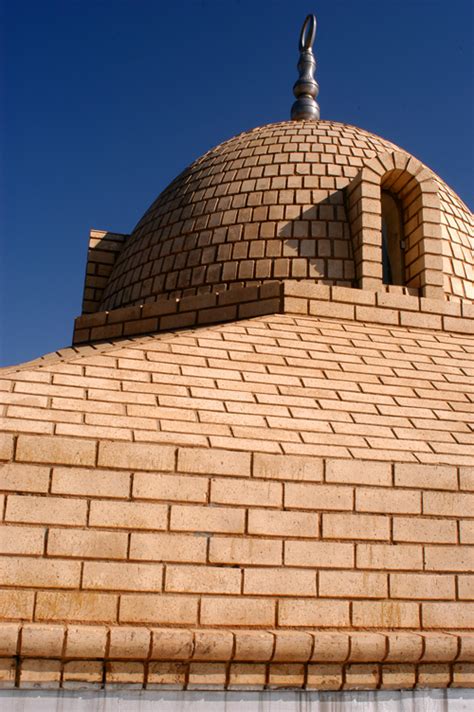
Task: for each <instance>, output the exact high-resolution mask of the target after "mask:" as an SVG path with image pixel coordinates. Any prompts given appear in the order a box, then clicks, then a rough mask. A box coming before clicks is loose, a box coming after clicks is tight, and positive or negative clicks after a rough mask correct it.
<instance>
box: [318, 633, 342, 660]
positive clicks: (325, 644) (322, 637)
mask: <svg viewBox="0 0 474 712" xmlns="http://www.w3.org/2000/svg"><path fill="white" fill-rule="evenodd" d="M349 643H350V638H349V636H348V635H347V633H338V632H333V633H329V632H327V631H325V632H322V631H317V632H316V633H315V636H314V646H313V653H312V656H311V660H313V661H316V662H319V663H321V662H344V661H345V660H346V659H347V657H348V655H349Z"/></svg>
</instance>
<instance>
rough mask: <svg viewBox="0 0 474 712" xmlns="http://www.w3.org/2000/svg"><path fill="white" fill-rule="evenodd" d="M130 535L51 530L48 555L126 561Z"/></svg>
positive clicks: (77, 530)
mask: <svg viewBox="0 0 474 712" xmlns="http://www.w3.org/2000/svg"><path fill="white" fill-rule="evenodd" d="M127 539H128V535H127V534H126V533H125V532H123V533H118V532H107V531H90V530H83V529H50V532H49V537H48V554H49V555H50V556H72V557H79V558H91V559H124V558H125V557H126V556H127Z"/></svg>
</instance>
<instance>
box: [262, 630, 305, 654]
mask: <svg viewBox="0 0 474 712" xmlns="http://www.w3.org/2000/svg"><path fill="white" fill-rule="evenodd" d="M313 644H314V639H313V636H312V635H311V634H310V633H307V632H304V631H294V630H279V631H278V632H277V633H276V634H275V650H274V653H273V656H272V660H273V662H308V660H309V659H310V658H311V652H312V649H313Z"/></svg>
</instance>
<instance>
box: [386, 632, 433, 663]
mask: <svg viewBox="0 0 474 712" xmlns="http://www.w3.org/2000/svg"><path fill="white" fill-rule="evenodd" d="M423 648H424V640H423V638H422V636H421V635H418V634H416V633H390V635H389V636H388V653H387V655H386V656H385V661H386V662H395V663H399V662H408V663H415V662H417V661H418V660H419V659H420V658H421V655H422V653H423Z"/></svg>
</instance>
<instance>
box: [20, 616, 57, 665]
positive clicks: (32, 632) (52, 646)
mask: <svg viewBox="0 0 474 712" xmlns="http://www.w3.org/2000/svg"><path fill="white" fill-rule="evenodd" d="M63 643H64V628H63V626H52V625H38V624H32V625H25V626H23V629H22V633H21V655H22V656H23V657H30V658H35V657H40V658H43V657H47V658H51V657H52V658H59V657H61V655H62V650H63Z"/></svg>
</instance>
